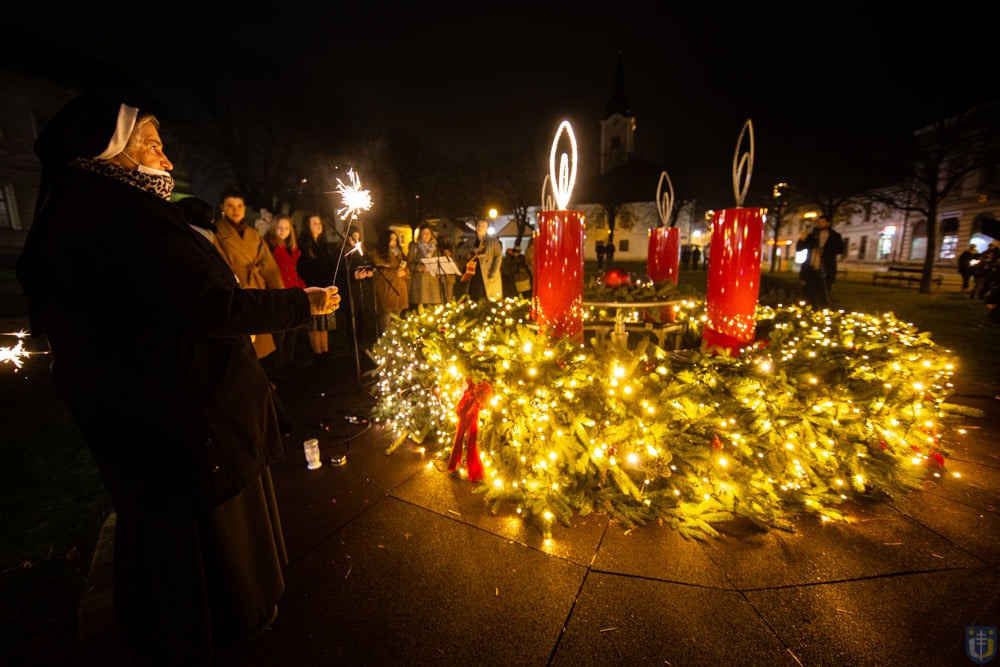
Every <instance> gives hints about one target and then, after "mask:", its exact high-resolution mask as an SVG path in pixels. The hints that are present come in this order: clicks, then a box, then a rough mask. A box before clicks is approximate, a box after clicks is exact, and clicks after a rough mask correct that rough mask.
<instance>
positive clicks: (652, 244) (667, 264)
mask: <svg viewBox="0 0 1000 667" xmlns="http://www.w3.org/2000/svg"><path fill="white" fill-rule="evenodd" d="M680 256H681V230H679V229H677V228H676V227H654V228H653V229H650V230H649V249H648V251H647V253H646V274H647V275H649V279H650V280H652V281H653V284H654V285H659V284H660V283H662V282H665V281H668V280H669V281H670V282H672V283H673V284H674V285H676V284H677V281H678V279H679V277H680V276H679V275H678V271H679V270H680V268H679V267H680ZM659 321H660V322H673V321H674V309H673V308H671V307H667V308H664V309H663V310H662V311H660V316H659Z"/></svg>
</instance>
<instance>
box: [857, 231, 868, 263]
mask: <svg viewBox="0 0 1000 667" xmlns="http://www.w3.org/2000/svg"><path fill="white" fill-rule="evenodd" d="M867 252H868V237H867V236H862V237H861V243H859V244H858V259H864V258H865V254H866V253H867Z"/></svg>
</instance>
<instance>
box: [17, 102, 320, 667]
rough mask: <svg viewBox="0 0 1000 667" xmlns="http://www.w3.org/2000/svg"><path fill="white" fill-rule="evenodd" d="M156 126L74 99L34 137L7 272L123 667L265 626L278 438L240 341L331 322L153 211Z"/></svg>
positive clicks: (161, 168) (255, 367) (280, 583)
mask: <svg viewBox="0 0 1000 667" xmlns="http://www.w3.org/2000/svg"><path fill="white" fill-rule="evenodd" d="M158 128H159V123H158V121H156V119H155V118H154V117H152V116H150V115H148V114H143V113H140V112H139V110H138V109H136V108H135V107H131V106H129V105H127V104H122V103H120V102H119V101H116V100H107V99H103V98H100V97H95V96H91V95H86V96H83V97H80V98H77V99H75V100H72V101H71V102H69V103H68V104H67V105H66V106H64V107H63V108H62V109H61V110H60V111H59V113H58V114H57V115H56V116H55V118H54V119H53V120H52V122H51V123H50V124H49V125H48V126H46V127H45V128H44V130H43V131H42V132H41V133H40V135H39V137H38V139H37V141H36V143H35V151H36V153H37V154H38V157H39V158H40V160H41V162H42V166H43V173H42V183H41V189H40V192H39V197H38V204H37V207H36V212H35V217H34V220H33V223H32V226H31V229H30V230H29V233H28V238H27V241H26V243H25V247H24V250H23V252H22V254H21V256H20V257H19V258H18V263H17V277H18V280H19V281H20V283H21V285H22V288H23V289H24V292H25V294H26V295H27V297H28V301H29V310H30V326H31V333H32V335H33V336H35V337H38V338H40V337H42V336H44V337H45V340H46V341H47V343H48V346H49V349H50V352H51V359H52V362H51V373H52V377H53V381H54V383H55V385H56V387H57V388H58V390H59V391H60V393H61V395H62V396H63V398H64V399H65V400H66V402H67V404H68V405H69V407H70V408H71V410H72V412H73V414H74V417H75V419H76V421H77V423H78V425H79V427H80V431H81V433H82V435H83V437H84V439H85V440H86V442H87V444H88V446H89V448H90V450H91V452H92V453H93V456H94V460H95V461H96V463H97V466H98V468H99V469H100V472H101V475H102V478H103V480H104V483H105V485H106V486H107V489H108V491H109V493H110V495H111V499H112V503H113V507H114V511H115V513H116V514H117V520H116V529H115V555H114V561H115V612H116V617H117V620H118V622H119V624H120V626H121V628H122V630H123V632H124V636H125V637H126V639H127V642H128V645H129V648H130V650H131V653H132V657H133V660H134V662H135V664H140V665H144V664H157V665H208V664H210V663H211V662H212V661H213V659H214V657H215V655H217V653H218V651H220V650H223V649H226V648H229V647H237V646H240V645H243V644H245V643H246V642H248V641H249V640H251V639H252V638H253V637H254V636H256V634H257V633H259V632H261V631H262V630H263V629H265V628H266V627H268V626H269V625H270V623H271V622H273V620H274V618H275V616H276V614H277V602H278V599H279V598H280V597H281V595H282V594H283V593H284V590H285V583H284V579H283V574H282V570H283V567H284V566H285V565H286V564H287V555H286V551H285V544H284V539H283V537H282V531H281V521H280V519H279V516H278V505H277V502H276V499H275V496H274V487H273V484H272V481H271V475H270V471H269V466H270V464H271V463H272V462H273V461H275V460H276V459H278V458H279V457H281V456H282V454H283V444H282V440H281V433H280V429H279V424H278V418H277V415H276V413H275V402H274V397H273V396H272V393H271V392H272V388H271V384H270V382H269V381H268V379H267V376H266V375H265V374H264V371H263V369H262V367H261V365H260V362H258V360H257V357H256V355H255V354H254V349H253V345H252V344H251V338H250V337H251V335H253V334H256V333H261V332H271V331H276V330H281V329H291V328H294V327H298V326H303V325H306V324H308V322H309V317H310V313H311V312H324V311H325V312H332V311H333V310H335V309H336V307H337V305H338V303H339V296H337V295H336V290H335V288H322V287H311V288H307V289H306V290H303V289H299V288H290V289H281V290H244V289H240V288H239V286H238V285H237V283H236V280H235V278H234V276H233V272H232V271H231V270H230V269H229V267H228V266H227V265H226V263H225V261H224V260H223V259H222V257H221V255H220V254H219V252H218V251H217V250H216V249H215V247H214V246H213V245H212V244H211V242H210V241H208V240H207V239H206V238H205V236H203V235H202V234H201V233H200V232H199V231H198V230H196V229H194V228H192V227H191V226H190V225H189V224H188V223H187V222H186V220H185V218H184V217H183V215H182V211H181V210H180V209H178V208H177V207H176V206H172V205H171V204H170V197H171V192H172V190H173V179H172V177H171V176H170V173H169V171H170V169H172V164H171V163H170V160H169V159H168V158H167V157H166V155H165V154H164V150H163V144H162V142H161V140H160V136H159V132H158Z"/></svg>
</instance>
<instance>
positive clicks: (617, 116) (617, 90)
mask: <svg viewBox="0 0 1000 667" xmlns="http://www.w3.org/2000/svg"><path fill="white" fill-rule="evenodd" d="M635 127H636V126H635V116H633V115H632V109H630V108H629V104H628V98H627V97H625V64H624V58H623V55H622V52H621V51H619V52H618V64H617V66H616V67H615V78H614V82H613V83H612V85H611V99H610V100H608V114H607V116H605V117H604V118H603V119H602V120H601V173H602V174H605V173H607V172H609V171H611V170H612V169H614V168H615V167H618V166H620V165H622V164H624V163H625V162H626V161H627V160H628V159H629V158H630V157H632V154H633V153H634V152H635Z"/></svg>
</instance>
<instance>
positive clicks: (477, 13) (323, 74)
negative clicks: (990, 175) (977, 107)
mask: <svg viewBox="0 0 1000 667" xmlns="http://www.w3.org/2000/svg"><path fill="white" fill-rule="evenodd" d="M356 4H357V5H361V4H365V7H354V6H351V8H350V9H343V8H339V9H330V8H324V7H323V6H320V5H314V6H304V7H301V8H298V7H296V5H295V4H294V3H280V6H277V7H269V8H267V11H266V12H265V13H262V14H260V15H259V16H257V15H254V14H253V13H251V12H249V10H247V11H240V12H237V13H234V14H230V15H228V16H219V17H211V16H205V17H203V18H200V19H195V18H193V15H189V14H188V13H185V12H181V11H178V8H177V7H176V6H175V5H170V4H164V5H148V6H147V7H146V8H145V9H142V10H138V9H136V7H137V6H136V5H134V4H132V5H129V7H131V9H129V10H127V11H123V12H117V13H116V12H108V13H105V14H102V15H100V16H99V17H95V16H94V13H93V10H91V9H86V8H83V6H82V3H81V5H80V6H79V7H77V8H69V9H63V10H60V11H59V12H53V11H47V10H46V9H45V8H44V7H36V8H35V9H29V10H21V11H27V12H31V13H34V14H35V16H22V17H21V18H15V20H14V25H19V26H20V27H21V28H22V29H24V30H25V31H28V32H29V33H32V34H36V35H41V36H44V38H45V39H54V40H57V41H59V42H61V43H64V44H68V45H72V46H74V47H76V48H79V49H81V50H83V51H84V52H86V53H88V54H90V55H93V56H95V57H98V58H100V59H102V60H107V61H109V62H113V63H117V64H119V65H120V67H121V68H122V69H123V70H124V71H125V72H126V73H127V74H129V75H130V76H132V77H133V78H135V79H136V80H138V81H140V82H142V83H144V84H146V85H148V86H149V87H150V88H151V89H154V90H170V86H171V85H173V83H172V82H173V80H174V79H176V78H177V77H180V76H183V72H184V71H185V70H184V69H183V68H178V67H176V66H173V67H172V66H171V65H172V63H175V62H176V61H178V60H179V59H181V58H182V57H188V56H190V55H192V54H197V58H198V59H203V61H204V62H205V63H206V65H208V64H213V65H218V64H221V63H227V64H228V65H227V66H228V70H227V71H229V72H239V71H240V70H241V69H245V68H247V67H253V66H255V63H259V62H262V61H275V62H280V63H281V64H282V67H290V68H296V69H298V70H299V71H300V72H308V73H315V77H314V78H315V81H316V85H317V86H325V85H328V82H329V81H331V80H336V81H337V83H338V84H339V86H340V90H341V91H342V93H343V94H344V95H346V96H347V97H348V98H349V102H350V103H351V104H356V105H357V106H358V108H362V109H371V110H372V112H373V114H374V115H375V116H377V117H378V118H379V119H380V121H382V122H385V123H387V124H389V125H393V126H399V127H403V128H406V129H408V130H410V131H412V132H413V133H415V134H417V135H418V136H422V137H424V138H426V140H427V141H430V142H432V143H434V144H435V145H436V146H438V148H439V149H441V150H442V151H444V152H445V153H446V154H447V155H450V156H452V157H456V158H460V157H463V156H464V155H466V154H468V153H469V152H473V151H474V152H480V153H485V152H488V151H490V150H492V149H494V148H498V147H503V146H504V145H507V144H510V143H512V142H517V141H523V140H531V139H532V138H535V137H540V138H541V139H540V141H543V142H545V143H544V145H543V149H544V150H545V151H546V152H547V150H548V147H549V145H550V143H551V140H552V137H553V136H554V134H555V130H556V128H557V126H558V124H559V122H560V121H561V120H563V119H568V120H569V121H570V122H571V123H572V125H573V128H574V130H575V131H576V133H577V135H578V139H579V141H580V150H581V162H583V161H591V162H593V163H596V160H597V147H596V139H597V134H598V121H599V119H600V118H601V117H603V116H604V115H605V114H606V105H607V103H608V101H609V99H610V96H611V91H612V80H613V76H614V72H615V67H616V63H617V58H618V54H619V53H621V54H622V58H623V62H624V72H625V90H626V95H627V97H628V101H629V103H630V106H631V110H632V112H633V113H634V114H635V116H636V118H637V125H638V132H637V135H636V142H637V151H638V153H639V154H640V155H641V156H642V157H645V158H648V159H650V160H654V161H656V162H657V163H659V164H662V165H663V167H664V169H666V170H667V172H668V173H669V174H670V176H671V179H672V180H673V181H674V185H675V188H676V190H677V197H678V199H688V198H692V197H694V198H698V199H699V200H701V201H709V202H710V203H709V204H708V206H710V207H716V208H718V207H721V206H730V205H732V204H733V201H732V200H733V194H732V176H731V174H732V160H733V151H734V149H735V147H736V141H737V138H738V136H739V133H740V130H741V129H742V127H743V124H744V122H745V121H746V120H747V119H751V120H752V121H753V126H754V132H755V143H756V146H755V163H754V171H753V174H752V177H751V189H750V195H749V197H748V200H752V199H754V198H755V197H756V198H761V197H764V196H766V194H767V193H770V190H771V186H772V185H773V183H774V182H776V180H789V181H793V180H794V179H795V174H796V172H797V171H798V170H800V169H803V168H806V166H807V165H810V164H812V165H815V164H816V163H823V162H824V161H826V160H845V159H847V158H845V154H848V153H849V154H851V155H854V156H858V157H859V158H861V157H862V156H863V155H864V154H865V153H866V152H868V151H873V152H874V151H878V150H881V149H882V147H883V146H885V145H895V143H896V142H898V140H899V138H900V137H905V136H906V135H907V134H909V133H911V132H912V131H913V130H914V129H916V128H918V127H920V126H922V125H925V124H927V123H928V122H930V121H933V120H935V119H936V118H939V117H941V115H943V114H950V113H955V112H958V111H961V110H964V109H965V108H967V107H969V106H971V105H974V104H979V103H982V102H985V101H987V100H990V99H992V98H995V97H997V96H998V94H1000V93H998V92H997V91H998V87H997V85H996V82H997V74H998V72H997V69H998V68H997V65H998V62H1000V59H998V56H997V54H998V53H1000V50H998V46H1000V42H998V41H997V40H996V39H994V38H993V37H992V36H991V35H990V33H992V32H995V31H994V30H993V29H992V26H993V22H992V21H991V20H988V18H987V17H985V16H982V15H980V14H978V13H977V12H979V11H981V10H978V9H975V8H974V7H975V6H974V5H973V4H972V3H968V7H964V5H965V4H966V3H963V2H957V3H956V2H950V3H947V4H942V5H941V6H939V7H934V8H933V12H927V11H926V10H920V9H918V7H917V6H916V5H913V4H903V3H878V4H879V5H880V8H879V9H876V10H872V9H871V8H870V6H871V5H874V4H876V3H861V2H840V3H837V4H836V7H833V8H830V7H822V6H817V5H816V4H814V3H794V4H793V3H752V4H754V5H755V8H753V9H751V8H749V7H745V8H732V7H726V5H728V4H729V3H705V2H701V3H692V5H693V6H694V7H696V8H693V9H682V10H678V9H676V8H675V7H672V5H675V4H676V3H663V2H660V3H637V4H635V5H634V6H628V5H626V4H621V3H607V4H606V5H605V7H604V10H602V11H600V12H595V11H593V10H591V9H584V8H583V6H582V5H578V6H574V7H573V11H572V12H570V13H566V14H563V13H560V12H558V11H556V10H554V9H550V8H549V7H551V6H552V5H551V3H536V4H535V5H534V6H530V5H519V4H518V3H504V4H502V5H498V6H502V10H492V9H490V8H488V7H487V8H484V7H483V6H482V5H481V4H480V3H475V4H471V3H470V5H469V9H466V10H455V9H447V10H435V9H433V7H434V3H419V8H410V9H405V10H403V9H399V8H394V9H389V8H386V7H385V6H382V5H380V3H374V2H370V3H356ZM449 4H450V6H451V7H452V8H453V7H456V6H457V7H461V5H456V4H454V3H449ZM745 4H746V5H749V4H751V3H745ZM376 5H380V6H378V7H377V6H376ZM761 5H765V6H767V7H770V8H771V9H767V10H762V9H759V6H761ZM980 6H981V5H980ZM522 7H523V8H522ZM161 8H162V9H170V10H171V11H172V13H171V15H170V16H167V17H162V18H143V17H142V16H141V15H142V14H145V13H146V12H148V11H155V10H156V9H161ZM606 12H610V13H606ZM42 17H44V18H42ZM33 57H45V56H44V52H43V53H38V54H36V55H34V56H33ZM307 78H308V77H307ZM274 90H275V91H280V82H276V84H275V89H274ZM271 92H273V91H262V93H261V94H269V93H271ZM167 96H169V93H167ZM234 103H253V100H244V101H234ZM585 166H586V165H583V164H582V165H581V169H583V168H585ZM591 166H595V165H594V164H592V165H591ZM655 186H656V184H655V183H654V184H652V185H651V190H652V192H651V194H650V198H651V199H652V198H653V196H654V195H655ZM748 203H749V201H748Z"/></svg>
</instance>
